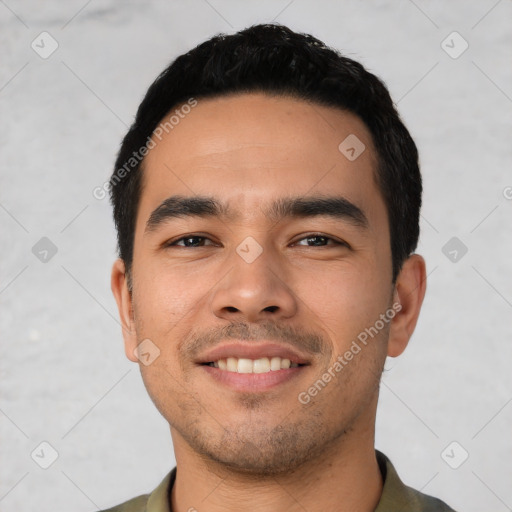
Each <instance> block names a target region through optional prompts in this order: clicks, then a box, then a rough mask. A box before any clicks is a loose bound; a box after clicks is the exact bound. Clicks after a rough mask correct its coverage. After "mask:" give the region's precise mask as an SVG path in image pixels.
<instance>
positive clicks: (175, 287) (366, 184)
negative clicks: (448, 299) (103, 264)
mask: <svg viewBox="0 0 512 512" xmlns="http://www.w3.org/2000/svg"><path fill="white" fill-rule="evenodd" d="M110 193H111V198H112V202H113V207H114V218H115V222H116V227H117V230H118V245H119V256H120V258H119V259H118V260H117V261H116V262H115V264H114V266H113V270H112V290H113V293H114V295H115V298H116V301H117V304H118V308H119V313H120V317H121V320H122V325H123V336H124V342H125V351H126V355H127V357H128V358H129V359H130V360H132V361H134V362H138V363H139V365H140V369H141V373H142V377H143V380H144V383H145V386H146V388H147V390H148V393H149V395H150V397H151V399H152V400H153V402H154V403H155V405H156V407H157V408H158V410H159V411H160V412H161V414H162V415H163V416H164V418H165V419H166V420H167V421H168V423H169V425H170V431H171V436H172V440H173V445H174V451H175V456H176V464H177V466H176V468H174V469H173V470H172V471H171V472H170V473H169V474H168V475H166V476H165V478H164V479H163V481H162V482H161V484H160V485H159V486H158V487H157V488H156V489H155V490H154V491H153V492H152V493H150V494H147V495H143V496H139V497H137V498H134V499H132V500H129V501H128V502H126V503H124V504H122V505H119V506H118V507H114V508H112V509H110V511H123V512H138V511H147V512H164V511H171V510H172V511H174V512H185V511H199V512H201V511H209V512H216V511H221V510H222V511H230V510H236V511H240V510H246V511H249V510H265V511H270V512H277V511H296V510H297V511H299V510H300V511H304V510H307V511H309V512H315V511H326V510H332V511H350V512H354V511H374V510H377V511H378V512H385V511H393V512H396V511H399V510H403V511H407V512H411V511H434V510H435V511H449V510H452V509H451V508H449V507H448V506H447V505H446V504H444V503H442V502H441V501H439V500H437V499H435V498H432V497H428V496H425V495H423V494H421V493H419V492H417V491H414V490H413V489H411V488H409V487H406V486H405V485H404V484H403V483H402V482H401V480H400V479H399V477H398V476H397V473H396V472H395V470H394V468H393V466H392V464H391V462H390V461H389V459H387V457H386V456H385V455H384V454H382V453H380V452H378V451H376V450H375V448H374V433H375V416H376V408H377V399H378V392H379V383H380V378H381V374H382V370H383V366H384V362H385V359H386V357H387V356H390V357H396V356H398V355H400V354H401V353H402V351H403V350H404V349H405V347H406V345H407V343H408V341H409V338H410V337H411V335H412V332H413V330H414V328H415V325H416V322H417V319H418V315H419V312H420V308H421V304H422V301H423V297H424V293H425V279H426V275H425V263H424V260H423V258H422V257H421V256H419V255H417V254H413V252H414V250H415V248H416V245H417V241H418V235H419V226H418V221H419V211H420V206H421V176H420V171H419V166H418V154H417V149H416V146H415V144H414V142H413V140H412V139H411V137H410V135H409V133H408V131H407V129H406V128H405V127H404V125H403V124H402V122H401V120H400V118H399V116H398V114H397V112H396V110H395V109H394V107H393V104H392V101H391V98H390V96H389V93H388V91H387V89H386V87H385V86H384V84H383V83H382V82H381V81H380V80H379V79H378V78H376V77H375V76H374V75H372V74H370V73H369V72H367V71H366V70H365V69H364V68H363V67H362V66H361V65H360V64H359V63H357V62H354V61H353V60H350V59H347V58H345V57H343V56H341V55H340V54H338V53H337V52H335V51H334V50H332V49H329V48H327V47H326V46H325V45H324V44H323V43H322V42H321V41H319V40H317V39H315V38H313V37H311V36H309V35H305V34H297V33H294V32H293V31H291V30H290V29H288V28H286V27H283V26H280V25H258V26H253V27H250V28H248V29H246V30H243V31H241V32H239V33H237V34H234V35H230V36H225V35H220V36H217V37H214V38H213V39H211V40H209V41H206V42H205V43H203V44H201V45H199V46H198V47H197V48H195V49H193V50H191V51H190V52H188V53H187V54H185V55H182V56H180V57H178V58H177V59H176V60H175V61H174V62H173V63H172V64H171V65H170V66H169V67H168V68H167V69H166V70H165V71H164V72H163V73H162V74H161V75H160V76H159V77H158V78H157V80H156V81H155V82H154V83H153V85H152V86H151V87H150V88H149V90H148V92H147V94H146V97H145V98H144V100H143V102H142V103H141V105H140V107H139V110H138V112H137V116H136V120H135V122H134V124H133V125H132V127H131V128H130V130H129V132H128V134H127V135H126V137H125V138H124V140H123V143H122V146H121V149H120V152H119V155H118V158H117V162H116V166H115V170H114V173H113V175H112V177H111V180H110Z"/></svg>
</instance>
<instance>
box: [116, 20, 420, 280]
mask: <svg viewBox="0 0 512 512" xmlns="http://www.w3.org/2000/svg"><path fill="white" fill-rule="evenodd" d="M250 92H263V93H267V94H269V95H287V96H290V97H293V98H297V99H302V100H305V101H309V102H313V103H316V104H319V105H323V106H329V107H335V108H338V109H341V110H344V111H349V112H351V113H353V114H355V115H357V116H358V117H359V118H360V119H361V120H362V121H363V122H364V123H365V125H366V126H367V128H368V129H369V131H370V133H371V135H372V140H373V144H374V146H375V149H376V151H377V161H378V166H377V170H376V176H375V180H376V183H377V185H378V188H379V190H380V191H381V193H382V196H383V198H384V202H385V204H386V207H387V212H388V219H389V228H390V237H391V240H390V244H391V255H392V281H393V282H395V280H396V277H397V275H398V273H399V271H400V269H401V267H402V264H403V262H404V261H405V260H406V259H407V258H408V257H409V255H410V254H411V253H412V252H413V251H414V250H415V249H416V246H417V243H418V237H419V215H420V208H421V193H422V183H421V174H420V169H419V161H418V151H417V148H416V145H415V143H414V141H413V139H412V138H411V136H410V134H409V132H408V130H407V128H406V127H405V126H404V124H403V123H402V121H401V119H400V116H399V114H398V112H397V110H396V108H395V106H394V104H393V101H392V99H391V97H390V94H389V92H388V90H387V88H386V86H385V84H384V83H383V82H382V81H381V80H380V79H379V78H377V77H376V76H375V75H373V74H372V73H370V72H368V71H367V70H366V69H365V68H364V67H363V66H362V65H361V64H360V63H359V62H356V61H355V60H352V59H350V58H348V57H345V56H343V55H342V54H341V53H340V52H338V51H337V50H335V49H332V48H329V47H328V46H326V45H325V44H324V43H323V42H322V41H320V40H318V39H316V38H315V37H313V36H311V35H309V34H302V33H297V32H294V31H292V30H291V29H289V28H288V27H286V26H283V25H280V24H277V23H273V24H260V25H253V26H251V27H249V28H246V29H245V30H242V31H240V32H237V33H235V34H232V35H226V34H218V35H216V36H214V37H212V38H211V39H209V40H207V41H205V42H203V43H201V44H200V45H198V46H197V47H195V48H193V49H192V50H190V51H189V52H187V53H185V54H183V55H180V56H179V57H178V58H176V59H175V60H174V61H173V62H172V63H171V64H170V65H169V66H168V67H167V68H166V69H165V70H164V71H163V72H162V73H161V74H160V75H159V76H158V77H157V79H156V80H155V81H154V82H153V84H152V85H151V86H150V87H149V89H148V91H147V93H146V96H145V97H144V99H143V101H142V103H141V104H140V106H139V108H138V110H137V115H136V117H135V121H134V122H133V124H132V126H131V127H130V129H129V131H128V133H127V134H126V136H125V137H124V139H123V141H122V143H121V148H120V150H119V153H118V155H117V159H116V163H115V167H114V172H113V174H112V176H111V178H110V182H109V188H110V198H111V201H112V205H113V209H114V221H115V225H116V228H117V240H118V251H119V257H120V258H121V259H123V260H124V263H125V267H126V271H127V274H128V279H129V283H130V269H131V264H132V259H133V245H134V235H135V222H136V218H137V211H138V205H139V201H140V196H141V186H142V173H143V166H142V163H143V157H144V156H145V154H146V153H147V147H150V146H148V143H149V141H150V138H151V136H152V134H153V132H154V131H155V129H156V128H157V127H158V125H159V124H160V123H161V121H162V120H163V119H164V117H165V116H166V115H168V114H169V112H170V111H171V110H172V109H173V108H176V107H177V106H179V105H182V104H184V103H185V104H187V103H188V104H190V101H191V99H192V100H194V101H197V99H198V98H208V97H210V98H211V97H221V96H228V95H231V94H236V93H250ZM188 108H190V107H188ZM340 142H341V141H340ZM130 287H131V285H130Z"/></svg>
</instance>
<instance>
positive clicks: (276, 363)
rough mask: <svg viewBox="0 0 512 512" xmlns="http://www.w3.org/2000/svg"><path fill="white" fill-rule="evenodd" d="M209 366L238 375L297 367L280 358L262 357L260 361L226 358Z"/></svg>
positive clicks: (295, 364)
mask: <svg viewBox="0 0 512 512" xmlns="http://www.w3.org/2000/svg"><path fill="white" fill-rule="evenodd" d="M210 365H213V366H214V367H215V368H219V369H220V370H225V371H228V372H238V373H268V372H270V371H274V372H275V371H277V370H286V369H288V368H297V367H298V366H299V365H298V364H297V363H292V362H291V361H290V360H289V359H286V358H283V359H281V358H280V357H272V358H268V357H262V358H260V359H247V358H240V359H238V358H236V357H228V358H227V359H219V360H218V361H214V362H213V364H212V363H210Z"/></svg>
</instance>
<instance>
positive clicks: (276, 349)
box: [197, 341, 309, 364]
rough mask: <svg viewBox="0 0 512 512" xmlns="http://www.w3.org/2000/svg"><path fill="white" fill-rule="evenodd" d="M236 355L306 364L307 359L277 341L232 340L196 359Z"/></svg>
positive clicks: (209, 359) (207, 359) (225, 357)
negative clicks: (276, 358)
mask: <svg viewBox="0 0 512 512" xmlns="http://www.w3.org/2000/svg"><path fill="white" fill-rule="evenodd" d="M228 357H236V358H238V359H240V358H245V359H261V358H262V357H268V358H272V357H281V358H283V359H289V360H290V361H291V362H292V363H297V364H308V363H309V361H308V359H307V358H306V357H305V356H303V355H302V354H300V353H299V352H297V351H295V350H294V349H292V348H291V347H289V346H286V345H279V344H278V343H268V342H264V341H258V342H247V341H244V342H234V343H223V344H221V345H218V346H216V347H215V348H213V349H211V350H209V351H208V352H205V353H204V354H202V355H201V356H200V357H199V359H198V360H197V363H198V364H204V363H213V362H215V361H218V360H219V359H227V358H228Z"/></svg>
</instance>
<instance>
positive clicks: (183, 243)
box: [165, 235, 215, 247]
mask: <svg viewBox="0 0 512 512" xmlns="http://www.w3.org/2000/svg"><path fill="white" fill-rule="evenodd" d="M207 240H209V241H210V242H211V240H210V239H209V238H207V237H205V236H198V235H188V236H184V237H181V238H178V239H177V240H174V241H172V242H168V243H166V244H165V247H172V246H174V247H205V246H206V245H215V244H213V243H212V244H205V242H206V241H207Z"/></svg>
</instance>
